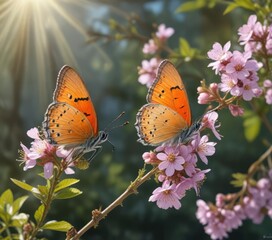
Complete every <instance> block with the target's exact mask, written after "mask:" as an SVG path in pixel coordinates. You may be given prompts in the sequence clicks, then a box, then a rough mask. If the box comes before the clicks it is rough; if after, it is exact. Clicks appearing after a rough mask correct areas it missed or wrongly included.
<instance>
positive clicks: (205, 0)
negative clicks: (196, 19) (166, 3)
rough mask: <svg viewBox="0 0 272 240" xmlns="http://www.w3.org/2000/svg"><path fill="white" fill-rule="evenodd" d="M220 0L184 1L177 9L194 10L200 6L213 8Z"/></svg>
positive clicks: (181, 10)
mask: <svg viewBox="0 0 272 240" xmlns="http://www.w3.org/2000/svg"><path fill="white" fill-rule="evenodd" d="M218 2H220V1H219V0H195V1H188V2H186V3H182V4H181V5H180V6H179V7H178V8H177V10H176V12H177V13H183V12H189V11H194V10H197V9H200V8H204V7H208V8H213V7H214V6H215V5H216V3H218Z"/></svg>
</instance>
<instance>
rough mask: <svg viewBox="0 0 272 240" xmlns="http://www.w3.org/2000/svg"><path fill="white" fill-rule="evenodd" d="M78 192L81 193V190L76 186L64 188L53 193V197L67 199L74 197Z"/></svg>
mask: <svg viewBox="0 0 272 240" xmlns="http://www.w3.org/2000/svg"><path fill="white" fill-rule="evenodd" d="M80 194H82V191H80V190H79V189H77V188H65V189H63V190H61V191H58V192H57V193H56V194H55V196H54V199H69V198H74V197H76V196H78V195H80Z"/></svg>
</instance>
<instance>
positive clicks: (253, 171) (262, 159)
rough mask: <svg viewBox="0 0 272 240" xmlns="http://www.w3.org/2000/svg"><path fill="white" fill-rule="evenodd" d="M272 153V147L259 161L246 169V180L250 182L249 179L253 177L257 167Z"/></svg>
mask: <svg viewBox="0 0 272 240" xmlns="http://www.w3.org/2000/svg"><path fill="white" fill-rule="evenodd" d="M271 152H272V146H270V147H269V148H268V149H267V150H266V152H265V153H264V154H263V155H262V156H260V157H259V159H258V160H257V161H256V162H254V163H253V164H252V165H251V166H250V167H249V169H248V176H247V179H248V180H250V178H252V177H253V175H254V174H255V173H256V171H257V170H258V167H259V165H260V164H261V163H262V162H263V161H264V160H265V159H266V158H267V157H268V156H269V155H270V154H271Z"/></svg>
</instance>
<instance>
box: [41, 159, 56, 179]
mask: <svg viewBox="0 0 272 240" xmlns="http://www.w3.org/2000/svg"><path fill="white" fill-rule="evenodd" d="M53 169H54V164H53V163H52V162H47V163H46V164H44V167H43V170H44V177H45V178H46V179H49V178H50V177H51V176H52V175H53Z"/></svg>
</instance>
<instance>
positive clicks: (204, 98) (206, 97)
mask: <svg viewBox="0 0 272 240" xmlns="http://www.w3.org/2000/svg"><path fill="white" fill-rule="evenodd" d="M212 98H213V96H212ZM197 102H198V104H208V103H209V102H211V95H210V94H209V93H207V92H202V93H200V94H199V96H198V98H197Z"/></svg>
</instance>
